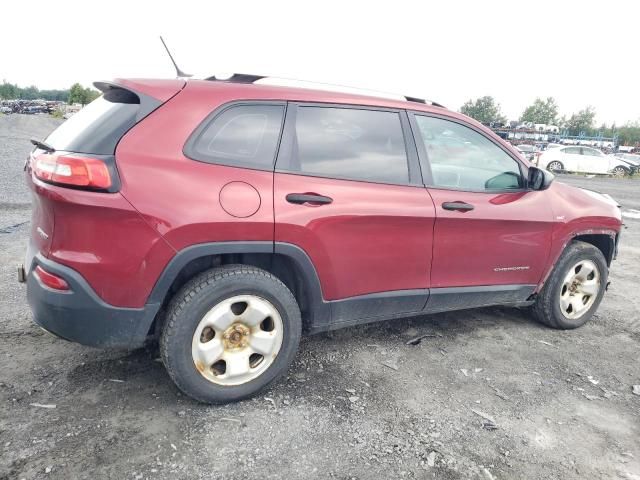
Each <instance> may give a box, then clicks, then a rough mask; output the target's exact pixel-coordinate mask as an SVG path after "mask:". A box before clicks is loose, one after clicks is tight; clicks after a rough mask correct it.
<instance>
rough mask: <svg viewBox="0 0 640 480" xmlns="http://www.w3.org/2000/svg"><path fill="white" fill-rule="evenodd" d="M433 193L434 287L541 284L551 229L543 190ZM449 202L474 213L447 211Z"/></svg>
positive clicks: (546, 199) (432, 272)
mask: <svg viewBox="0 0 640 480" xmlns="http://www.w3.org/2000/svg"><path fill="white" fill-rule="evenodd" d="M429 191H430V193H431V196H432V197H433V200H434V203H435V205H436V215H437V219H436V225H435V230H434V248H433V266H432V269H431V284H432V286H433V287H434V288H437V287H464V286H480V285H515V284H537V283H538V282H539V280H540V277H541V276H542V274H543V272H544V268H545V264H546V261H547V257H548V254H549V250H550V248H551V232H552V226H553V223H552V215H553V212H552V211H551V207H550V205H549V199H548V197H547V195H546V194H545V192H512V193H484V192H462V191H451V190H441V189H436V188H429ZM445 202H465V203H468V204H471V205H473V206H474V209H473V210H471V211H466V212H462V211H451V210H445V209H444V208H442V204H443V203H445Z"/></svg>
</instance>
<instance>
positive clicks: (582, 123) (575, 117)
mask: <svg viewBox="0 0 640 480" xmlns="http://www.w3.org/2000/svg"><path fill="white" fill-rule="evenodd" d="M595 118H596V110H595V108H593V107H592V106H588V107H587V108H583V109H582V110H580V111H579V112H578V113H574V114H572V115H571V116H570V117H569V119H568V120H567V122H566V124H565V125H564V126H565V128H566V129H567V130H569V134H570V135H580V133H583V132H584V133H585V134H589V133H591V132H592V131H593V121H594V120H595Z"/></svg>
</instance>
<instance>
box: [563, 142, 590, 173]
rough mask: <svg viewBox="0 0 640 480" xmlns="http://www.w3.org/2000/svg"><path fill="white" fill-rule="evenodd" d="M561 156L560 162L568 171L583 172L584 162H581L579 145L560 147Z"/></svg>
mask: <svg viewBox="0 0 640 480" xmlns="http://www.w3.org/2000/svg"><path fill="white" fill-rule="evenodd" d="M560 152H561V155H562V158H561V160H560V161H561V162H562V165H563V166H564V169H565V170H567V171H569V172H583V171H585V170H582V169H583V168H584V166H585V165H584V164H583V163H582V148H581V147H564V148H561V149H560Z"/></svg>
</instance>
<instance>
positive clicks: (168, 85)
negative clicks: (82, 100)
mask: <svg viewBox="0 0 640 480" xmlns="http://www.w3.org/2000/svg"><path fill="white" fill-rule="evenodd" d="M93 85H94V86H95V87H96V88H97V89H98V90H100V91H101V92H102V93H103V94H104V93H107V92H109V91H112V90H125V91H127V92H131V93H133V94H134V95H135V96H136V97H138V101H139V103H140V109H139V110H138V113H137V115H136V122H139V121H140V120H142V119H143V118H144V117H146V116H147V115H149V114H150V113H151V112H153V111H154V110H155V109H156V108H158V107H159V106H160V105H162V104H163V103H165V102H167V101H168V100H170V99H171V98H172V97H174V96H175V95H176V94H177V93H178V92H180V90H182V89H183V88H184V86H185V85H186V82H185V81H184V80H182V79H176V80H147V79H131V80H129V79H119V78H118V79H115V80H112V81H100V82H94V83H93ZM132 103H133V102H132Z"/></svg>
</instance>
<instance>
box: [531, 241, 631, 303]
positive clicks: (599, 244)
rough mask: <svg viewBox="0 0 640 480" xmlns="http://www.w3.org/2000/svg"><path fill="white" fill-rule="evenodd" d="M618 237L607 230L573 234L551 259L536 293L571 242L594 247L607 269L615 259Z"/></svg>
mask: <svg viewBox="0 0 640 480" xmlns="http://www.w3.org/2000/svg"><path fill="white" fill-rule="evenodd" d="M619 237H620V234H619V233H617V232H613V231H609V230H606V231H604V230H603V231H599V232H594V231H593V230H588V231H584V232H574V233H573V234H572V235H570V236H569V237H568V239H567V240H566V241H565V242H564V245H563V246H562V248H561V249H559V251H558V253H557V254H556V255H555V258H553V261H552V262H551V263H550V264H549V267H548V268H547V270H546V272H545V274H544V276H543V277H542V279H541V281H540V283H539V284H538V287H537V288H536V293H538V292H539V291H540V290H542V288H543V287H544V284H545V283H546V281H547V279H548V278H549V276H550V275H551V272H553V269H554V268H555V266H556V264H557V263H558V260H559V259H560V257H561V256H562V254H563V253H564V251H565V250H566V249H567V247H568V246H569V245H571V244H572V243H573V242H576V241H580V242H585V243H588V244H590V245H593V246H594V247H596V248H597V249H598V250H600V251H601V252H602V254H603V255H604V258H605V260H606V262H607V266H608V267H609V266H611V262H612V261H613V259H615V258H616V255H617V250H618V239H619Z"/></svg>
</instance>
